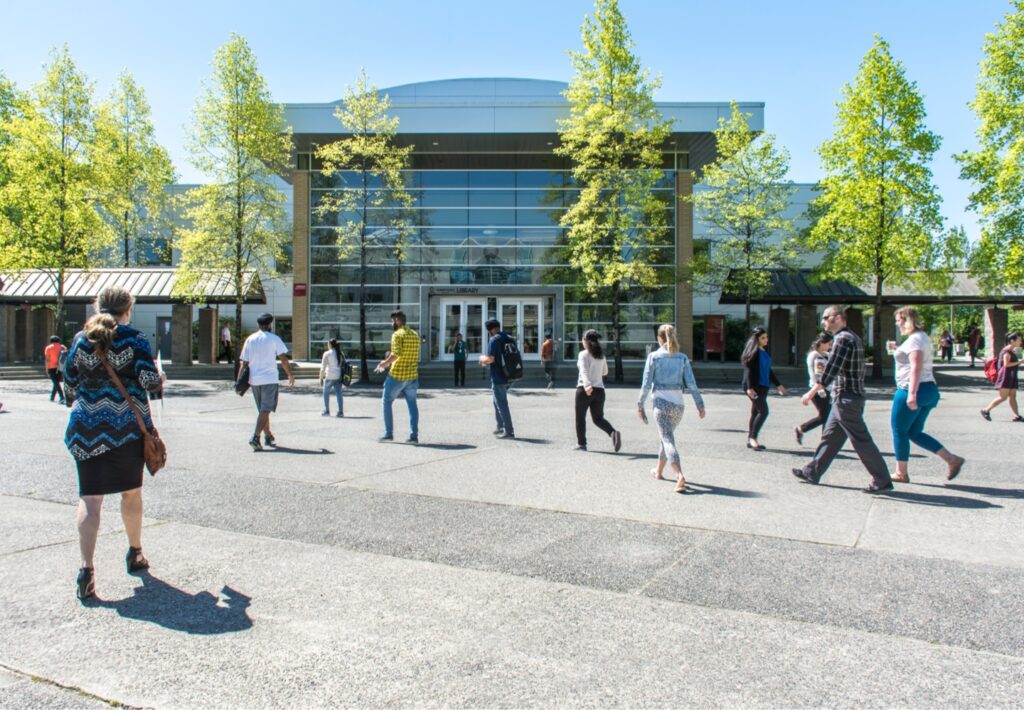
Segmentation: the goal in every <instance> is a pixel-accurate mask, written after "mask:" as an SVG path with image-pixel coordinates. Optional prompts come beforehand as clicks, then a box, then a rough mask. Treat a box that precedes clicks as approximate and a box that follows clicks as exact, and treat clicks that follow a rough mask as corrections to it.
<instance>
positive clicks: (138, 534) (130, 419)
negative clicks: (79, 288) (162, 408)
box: [64, 286, 163, 599]
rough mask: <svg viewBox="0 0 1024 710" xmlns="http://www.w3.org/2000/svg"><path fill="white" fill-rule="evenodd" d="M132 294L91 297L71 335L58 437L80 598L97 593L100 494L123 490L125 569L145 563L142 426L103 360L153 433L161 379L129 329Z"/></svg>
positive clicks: (144, 344)
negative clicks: (74, 521) (74, 485)
mask: <svg viewBox="0 0 1024 710" xmlns="http://www.w3.org/2000/svg"><path fill="white" fill-rule="evenodd" d="M134 303H135V299H134V297H133V296H132V295H131V293H129V292H128V291H127V290H125V289H123V288H120V287H117V286H112V287H108V288H105V289H103V290H102V291H101V292H100V295H99V297H98V298H97V299H96V315H94V316H93V317H92V318H90V319H89V320H88V322H86V324H85V327H84V328H83V329H82V332H80V333H79V334H78V335H76V336H75V339H74V342H73V343H72V345H71V350H70V352H69V353H68V360H67V365H66V368H65V373H64V374H65V380H66V382H67V384H68V386H69V387H70V388H71V389H72V390H73V391H74V393H75V397H74V400H75V403H74V406H73V407H72V409H71V418H70V420H69V422H68V428H67V431H66V432H65V434H64V443H65V445H66V446H67V447H68V451H70V452H71V455H72V456H73V457H74V459H75V463H76V464H77V466H78V495H79V498H80V501H79V504H78V543H79V548H80V549H81V553H82V566H81V569H80V570H79V573H78V598H79V599H87V598H88V597H91V596H93V595H95V593H96V585H95V581H94V575H93V553H94V551H95V550H96V536H97V534H98V532H99V527H100V511H101V510H102V508H103V496H104V495H107V494H110V493H120V494H121V518H122V520H123V521H124V529H125V532H126V533H127V535H128V554H127V556H126V557H125V566H126V567H127V569H128V572H129V573H132V572H136V571H138V570H142V569H146V568H147V567H149V561H148V560H146V558H145V557H144V556H143V555H142V469H143V466H144V464H145V459H144V458H143V452H142V432H141V431H140V430H139V424H138V420H137V419H136V417H135V413H134V411H133V410H132V408H131V407H126V406H125V404H126V402H125V398H124V396H123V395H122V394H121V393H120V390H119V388H118V387H117V385H116V384H115V383H114V380H113V379H112V378H111V377H110V375H109V374H108V372H107V369H106V367H105V366H104V361H106V362H108V363H109V364H110V365H111V367H113V369H114V371H115V372H116V373H117V376H118V379H120V381H121V384H122V385H123V386H124V389H125V390H126V391H127V393H128V395H129V397H131V400H132V402H133V403H134V404H135V406H136V407H138V409H139V410H140V412H141V413H142V418H143V421H144V422H145V424H146V428H147V429H149V430H150V431H152V429H153V421H152V418H151V417H150V414H149V398H148V396H147V394H148V393H152V394H154V395H158V394H159V393H160V392H161V389H162V386H163V378H162V376H161V374H160V373H159V372H157V369H156V367H155V365H154V364H153V355H152V352H151V351H150V347H149V340H148V339H147V338H146V336H145V335H144V334H143V333H140V332H139V331H138V330H135V329H134V328H132V327H130V326H129V325H128V322H129V321H130V320H131V316H132V306H133V305H134Z"/></svg>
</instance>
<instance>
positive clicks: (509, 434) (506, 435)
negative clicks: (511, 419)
mask: <svg viewBox="0 0 1024 710" xmlns="http://www.w3.org/2000/svg"><path fill="white" fill-rule="evenodd" d="M498 438H499V439H515V438H516V435H515V434H513V433H512V432H510V431H506V432H503V433H502V434H501V436H499V437H498Z"/></svg>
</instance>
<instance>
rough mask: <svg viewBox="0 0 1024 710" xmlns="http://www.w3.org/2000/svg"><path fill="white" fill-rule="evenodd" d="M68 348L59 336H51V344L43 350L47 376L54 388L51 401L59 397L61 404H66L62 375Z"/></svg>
mask: <svg viewBox="0 0 1024 710" xmlns="http://www.w3.org/2000/svg"><path fill="white" fill-rule="evenodd" d="M67 352H68V350H67V348H65V347H64V344H63V343H62V342H61V341H60V337H59V336H57V335H51V336H50V344H49V345H47V346H46V348H45V349H44V350H43V360H44V361H45V362H46V374H47V375H49V376H50V382H52V383H53V387H52V388H50V401H51V402H52V401H53V398H54V397H58V398H59V401H60V404H64V387H63V381H64V375H63V374H62V373H61V366H60V365H61V362H60V361H61V359H62V357H64V356H66V355H67Z"/></svg>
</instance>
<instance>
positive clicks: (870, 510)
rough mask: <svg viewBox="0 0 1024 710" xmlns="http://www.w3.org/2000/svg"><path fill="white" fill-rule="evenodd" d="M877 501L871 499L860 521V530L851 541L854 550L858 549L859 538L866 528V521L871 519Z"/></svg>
mask: <svg viewBox="0 0 1024 710" xmlns="http://www.w3.org/2000/svg"><path fill="white" fill-rule="evenodd" d="M876 503H878V499H877V498H875V499H872V501H871V503H870V505H868V510H867V513H865V515H864V521H863V522H862V523H861V526H860V531H859V532H858V533H857V539H856V540H854V541H853V548H854V549H855V550H859V549H860V539H861V538H862V537H864V533H865V532H866V531H867V529H868V523H869V522H870V521H871V515H872V514H873V513H874V512H875V504H876Z"/></svg>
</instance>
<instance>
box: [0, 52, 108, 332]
mask: <svg viewBox="0 0 1024 710" xmlns="http://www.w3.org/2000/svg"><path fill="white" fill-rule="evenodd" d="M19 103H20V105H16V108H15V110H14V111H9V117H8V119H7V120H6V121H5V122H4V129H3V132H4V133H6V134H7V137H6V138H5V140H7V141H9V142H8V145H7V147H6V151H5V152H6V159H5V160H4V165H5V168H4V169H5V171H6V172H7V178H6V179H7V181H6V183H5V184H3V185H2V186H0V270H3V271H6V272H18V271H21V270H24V269H40V270H42V271H43V272H44V273H46V274H47V276H48V277H49V278H50V280H51V282H52V283H53V286H54V290H55V292H56V294H57V303H56V320H57V332H58V333H63V331H64V323H65V311H64V291H65V285H66V275H67V271H68V269H76V268H89V267H91V266H93V265H94V264H95V263H96V261H97V259H98V258H100V257H101V255H102V253H103V252H104V250H106V249H108V248H109V246H110V244H111V242H112V237H111V235H112V232H111V230H110V229H109V228H108V226H107V225H106V223H105V222H104V221H103V219H102V217H101V216H100V213H99V211H98V209H97V200H98V197H99V194H100V189H99V180H98V178H97V171H96V170H95V168H94V166H93V165H92V164H91V162H90V160H89V151H90V143H91V140H92V134H93V109H92V85H91V84H90V82H89V81H88V79H87V78H86V76H85V75H84V74H83V73H82V72H80V71H79V70H78V68H77V67H76V66H75V63H74V61H72V59H71V56H70V54H69V52H68V48H67V46H66V45H65V46H63V47H60V48H59V49H55V50H53V52H52V53H51V60H50V63H49V64H48V65H47V66H46V73H45V76H44V78H43V80H42V82H40V83H39V84H38V85H36V86H35V87H33V88H32V90H31V91H30V92H29V93H28V95H27V96H26V97H25V98H24V100H22V101H20V102H19Z"/></svg>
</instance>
